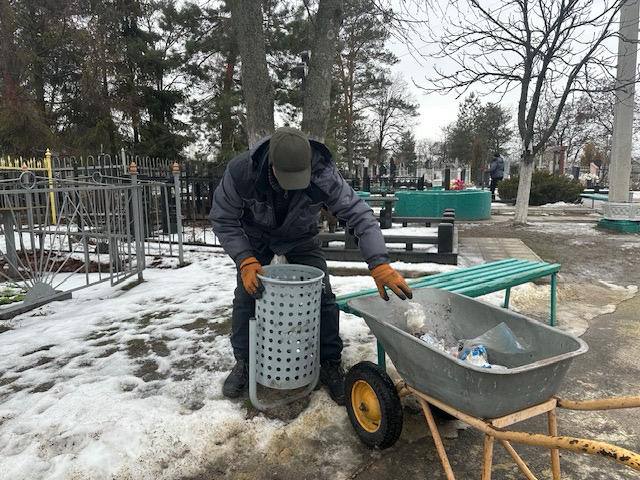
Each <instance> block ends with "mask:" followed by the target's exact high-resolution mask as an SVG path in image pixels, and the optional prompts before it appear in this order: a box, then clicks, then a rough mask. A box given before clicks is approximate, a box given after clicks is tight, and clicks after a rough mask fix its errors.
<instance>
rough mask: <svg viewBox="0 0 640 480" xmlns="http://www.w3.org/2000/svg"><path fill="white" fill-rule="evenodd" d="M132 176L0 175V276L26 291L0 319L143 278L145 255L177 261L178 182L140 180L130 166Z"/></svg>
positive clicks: (180, 249)
mask: <svg viewBox="0 0 640 480" xmlns="http://www.w3.org/2000/svg"><path fill="white" fill-rule="evenodd" d="M130 173H131V175H129V178H128V179H126V178H125V177H121V176H116V177H111V176H103V175H101V174H100V173H98V172H93V174H92V176H91V178H80V179H75V180H66V179H61V178H57V177H54V178H51V177H48V176H38V175H36V173H34V172H31V171H29V170H24V171H22V172H21V173H20V174H19V176H17V177H13V178H5V179H2V180H0V220H1V231H2V237H1V239H0V277H2V279H3V280H4V281H6V282H8V283H6V284H5V285H11V286H12V288H15V289H18V290H20V291H22V292H23V293H24V301H23V302H22V304H16V306H15V307H13V308H11V307H8V308H4V309H2V311H1V312H0V318H7V317H10V316H13V315H15V314H17V313H19V312H21V311H25V310H28V309H30V308H34V307H35V306H38V305H42V304H43V303H46V302H48V301H51V300H55V299H60V298H68V297H69V296H70V294H71V292H73V291H75V290H78V289H81V288H85V287H88V286H90V285H95V284H98V283H102V282H107V281H108V282H110V283H111V285H117V284H119V283H122V282H123V281H125V280H126V279H128V278H131V277H133V276H136V275H137V276H138V279H139V280H141V279H142V271H143V270H144V268H145V264H146V261H147V259H146V258H145V257H149V256H150V257H156V258H157V257H160V256H177V257H178V259H179V260H178V261H179V262H180V263H182V261H183V258H182V242H181V233H182V227H181V214H180V205H179V203H180V202H179V201H178V202H175V198H176V197H175V194H174V193H173V190H174V188H175V186H174V185H172V184H170V183H166V182H151V181H140V180H139V179H138V175H137V172H136V170H135V167H134V168H132V170H131V172H130ZM178 198H179V197H178ZM172 199H173V201H174V209H173V212H174V219H173V223H172V221H171V218H170V212H171V209H170V208H169V204H170V201H171V200H172Z"/></svg>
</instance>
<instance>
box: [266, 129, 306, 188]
mask: <svg viewBox="0 0 640 480" xmlns="http://www.w3.org/2000/svg"><path fill="white" fill-rule="evenodd" d="M269 162H270V163H271V165H272V166H273V173H274V174H275V176H276V179H277V180H278V183H279V184H280V186H281V187H282V188H284V189H285V190H302V189H305V188H307V187H308V186H309V183H310V182H311V144H310V143H309V138H308V137H307V136H306V135H305V134H304V133H302V132H301V131H300V130H298V129H296V128H289V127H282V128H279V129H277V130H276V131H275V133H274V134H273V135H272V136H271V140H270V141H269Z"/></svg>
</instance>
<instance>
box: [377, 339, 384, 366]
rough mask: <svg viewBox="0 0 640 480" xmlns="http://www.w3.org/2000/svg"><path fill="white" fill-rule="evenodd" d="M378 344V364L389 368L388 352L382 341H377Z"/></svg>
mask: <svg viewBox="0 0 640 480" xmlns="http://www.w3.org/2000/svg"><path fill="white" fill-rule="evenodd" d="M376 344H377V345H378V365H380V366H381V367H382V368H384V369H386V368H387V354H386V353H385V351H384V347H383V346H382V344H381V343H380V342H376Z"/></svg>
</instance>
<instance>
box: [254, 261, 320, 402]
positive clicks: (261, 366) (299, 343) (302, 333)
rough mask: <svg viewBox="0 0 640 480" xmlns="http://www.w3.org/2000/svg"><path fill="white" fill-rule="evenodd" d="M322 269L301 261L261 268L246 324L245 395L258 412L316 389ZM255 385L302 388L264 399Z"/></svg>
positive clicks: (273, 387)
mask: <svg viewBox="0 0 640 480" xmlns="http://www.w3.org/2000/svg"><path fill="white" fill-rule="evenodd" d="M323 277H324V273H323V272H322V270H320V269H317V268H314V267H309V266H306V265H294V264H278V265H269V266H266V267H264V274H262V275H259V278H260V281H261V282H262V284H263V286H264V292H263V294H262V298H260V299H259V300H256V316H255V318H252V319H251V321H250V322H249V398H250V400H251V403H252V404H253V405H254V406H255V407H256V408H257V409H259V410H265V409H268V408H272V407H275V406H278V405H283V404H286V403H290V402H293V401H294V400H297V399H299V398H302V397H304V396H306V395H308V394H309V393H311V391H312V390H313V389H314V388H315V386H316V384H317V383H318V378H319V373H320V363H319V347H320V296H321V293H322V279H323ZM257 384H260V385H262V386H264V387H268V388H272V389H277V390H295V389H300V388H304V390H303V391H302V392H297V393H295V394H291V395H289V396H288V397H286V398H283V399H281V400H278V401H275V402H271V403H263V402H261V401H260V400H259V399H258V393H257Z"/></svg>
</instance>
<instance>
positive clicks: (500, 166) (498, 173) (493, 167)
mask: <svg viewBox="0 0 640 480" xmlns="http://www.w3.org/2000/svg"><path fill="white" fill-rule="evenodd" d="M489 175H490V176H491V200H495V199H496V187H497V186H498V182H501V181H502V179H503V178H504V158H502V156H501V155H500V154H499V153H498V152H496V153H494V154H493V159H492V160H491V164H490V165H489Z"/></svg>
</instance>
